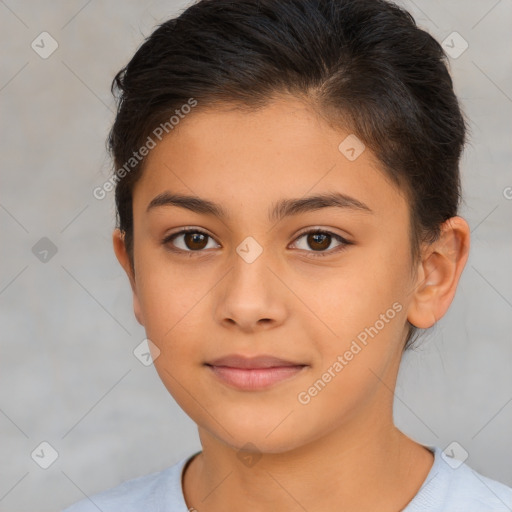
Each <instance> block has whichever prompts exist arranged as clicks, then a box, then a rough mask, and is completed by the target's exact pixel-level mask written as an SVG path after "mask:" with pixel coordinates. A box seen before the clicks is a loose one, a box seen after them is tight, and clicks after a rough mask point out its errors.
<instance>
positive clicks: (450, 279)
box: [407, 217, 470, 329]
mask: <svg viewBox="0 0 512 512" xmlns="http://www.w3.org/2000/svg"><path fill="white" fill-rule="evenodd" d="M469 239H470V230H469V226H468V224H467V222H466V221H465V220H464V219H463V218H461V217H451V218H450V219H448V220H446V221H445V222H444V223H443V224H442V225H441V234H440V237H439V239H438V240H437V241H435V242H434V243H432V244H429V245H428V246H427V247H426V248H424V250H423V253H422V259H421V262H420V263H419V267H418V272H417V278H416V280H415V283H413V284H414V288H413V291H412V300H411V303H410V305H409V309H408V312H407V320H409V322H410V323H411V324H413V325H415V326H416V327H419V328H420V329H427V328H428V327H431V326H432V325H434V324H435V323H436V322H437V321H438V320H439V319H440V318H441V317H443V316H444V314H445V313H446V311H447V310H448V308H449V306H450V304H451V302H452V300H453V297H454V296H455V291H456V289H457V284H458V282H459V278H460V276H461V274H462V271H463V269H464V266H465V265H466V261H467V259H468V255H469Z"/></svg>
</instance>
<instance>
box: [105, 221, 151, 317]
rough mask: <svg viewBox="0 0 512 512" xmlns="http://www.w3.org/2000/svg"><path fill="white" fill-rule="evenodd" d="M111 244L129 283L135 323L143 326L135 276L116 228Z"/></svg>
mask: <svg viewBox="0 0 512 512" xmlns="http://www.w3.org/2000/svg"><path fill="white" fill-rule="evenodd" d="M112 243H113V246H114V253H115V255H116V258H117V261H119V263H120V265H121V266H122V267H123V269H124V271H125V272H126V275H127V276H128V279H129V281H130V286H131V289H132V294H133V312H134V314H135V318H136V319H137V322H139V324H140V325H144V319H143V315H142V310H141V307H140V301H139V297H138V292H137V283H136V281H135V275H134V272H133V270H132V267H131V264H130V258H129V256H128V252H127V251H126V245H125V242H124V234H123V233H122V232H121V231H120V230H119V229H118V228H116V229H115V230H114V232H113V234H112Z"/></svg>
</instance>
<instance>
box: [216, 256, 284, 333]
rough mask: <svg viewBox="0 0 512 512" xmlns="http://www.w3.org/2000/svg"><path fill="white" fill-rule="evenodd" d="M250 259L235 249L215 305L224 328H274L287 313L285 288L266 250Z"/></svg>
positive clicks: (255, 329) (244, 330) (282, 320)
mask: <svg viewBox="0 0 512 512" xmlns="http://www.w3.org/2000/svg"><path fill="white" fill-rule="evenodd" d="M249 261H250V260H246V259H244V258H243V257H241V256H240V255H239V254H238V253H236V252H234V254H233V266H232V268H231V271H230V272H228V274H227V275H226V277H225V278H224V279H223V280H222V281H221V283H222V284H221V287H220V288H219V290H218V296H217V304H216V316H217V320H218V321H219V322H220V323H221V324H223V326H224V327H227V328H230V329H239V330H240V331H243V332H246V333H249V332H256V331H259V330H266V329H272V328H275V327H277V326H279V325H281V324H282V323H283V322H284V320H285V318H286V314H287V309H286V296H285V294H286V290H285V287H284V286H283V284H282V282H281V281H280V280H279V279H278V278H277V277H276V275H275V274H276V273H277V272H276V270H275V269H273V268H272V262H271V261H270V259H269V258H268V257H267V255H266V252H265V251H263V252H262V253H261V254H260V255H259V256H258V257H257V258H256V259H255V260H254V261H252V262H249Z"/></svg>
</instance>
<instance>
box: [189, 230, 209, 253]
mask: <svg viewBox="0 0 512 512" xmlns="http://www.w3.org/2000/svg"><path fill="white" fill-rule="evenodd" d="M206 238H207V236H206V235H204V234H202V233H186V234H185V235H184V240H185V244H186V246H187V247H188V248H189V249H196V250H198V249H204V247H206V245H207V243H206ZM189 241H191V242H192V247H190V245H189ZM196 243H199V247H197V246H195V245H194V244H196Z"/></svg>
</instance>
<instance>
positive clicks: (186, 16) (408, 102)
mask: <svg viewBox="0 0 512 512" xmlns="http://www.w3.org/2000/svg"><path fill="white" fill-rule="evenodd" d="M446 61H447V57H446V56H445V54H444V52H443V49H442V47H441V45H440V44H439V43H438V42H437V41H436V40H435V39H434V38H433V37H432V36H431V35H430V34H428V33H427V32H426V31H424V30H421V29H420V28H418V27H417V25H416V23H415V21H414V18H413V17H412V16H411V15H410V14H409V13H408V12H407V11H405V10H404V9H403V8H400V7H399V6H397V5H396V4H394V3H392V2H388V1H384V0H236V1H232V0H201V1H199V2H197V3H195V4H192V5H191V6H190V7H188V8H187V9H186V10H184V12H182V14H181V15H180V16H178V17H176V18H173V19H170V20H168V21H166V22H165V23H162V24H161V25H159V26H158V28H157V29H156V30H155V31H154V32H153V33H152V34H151V35H150V36H149V37H148V38H147V39H146V40H145V41H144V43H143V44H142V45H141V46H140V48H139V49H138V50H137V52H136V53H135V55H134V56H133V58H132V59H131V60H130V62H129V63H128V65H127V66H126V67H124V68H123V69H121V71H119V73H117V75H116V77H115V78H114V81H113V82H112V92H113V93H114V94H116V93H117V99H118V110H117V116H116V119H115V122H114V124H113V127H112V129H111V132H110V135H109V139H108V145H109V150H110V152H111V154H112V156H113V159H114V163H115V166H116V169H118V170H119V169H121V168H122V167H123V166H124V169H125V172H123V173H120V174H118V175H117V176H116V190H115V199H116V207H117V219H118V227H119V228H120V230H121V231H122V232H123V233H124V237H125V244H126V248H127V251H128V253H129V255H130V258H131V264H132V269H133V212H132V189H133V186H134V184H135V182H136V181H137V180H138V179H139V177H140V176H141V173H142V171H143V164H144V161H145V160H144V159H141V160H140V162H139V161H137V162H135V163H134V165H133V166H132V168H130V169H129V170H128V172H126V169H127V167H126V163H127V162H128V161H129V160H130V159H131V158H133V154H134V152H137V151H138V150H139V148H141V147H142V146H144V144H145V143H146V141H147V140H148V137H149V136H151V134H152V133H154V130H155V127H158V126H160V125H161V124H162V123H167V126H168V127H169V119H170V117H171V116H172V115H173V114H174V113H176V114H178V112H177V110H179V109H180V108H182V107H183V105H186V104H190V103H189V102H190V100H191V98H193V99H194V101H196V102H197V105H198V106H199V107H196V110H198V109H199V108H201V107H203V108H204V107H208V106H214V105H216V104H231V105H239V106H240V107H244V108H247V109H248V111H250V110H251V109H257V108H261V107H264V106H265V105H266V104H267V103H268V102H269V101H270V100H271V99H272V98H274V97H276V95H278V94H282V93H284V94H292V95H295V96H297V97H300V98H303V99H305V101H308V102H309V103H310V104H312V105H313V106H314V108H315V109H316V111H317V112H319V113H320V114H321V115H322V116H324V117H325V118H326V119H329V120H331V121H332V123H333V125H337V126H342V125H345V127H349V128H350V131H351V133H354V134H355V135H356V136H357V137H358V138H359V139H361V140H362V141H363V142H364V144H365V145H366V146H367V147H368V148H369V149H370V150H371V151H372V152H373V153H374V155H375V156H376V158H377V159H378V161H379V162H380V164H381V167H382V170H383V171H384V172H385V175H387V176H388V177H389V178H390V179H391V180H392V182H394V183H395V184H397V185H398V186H399V187H400V188H401V189H402V190H403V191H404V192H405V194H406V197H407V198H408V201H409V204H410V212H411V215H410V218H411V223H410V226H411V227H410V233H411V255H412V261H413V262H415V261H416V260H417V258H418V257H419V249H420V244H421V243H422V242H427V243H430V242H433V241H435V240H436V239H437V238H438V237H439V233H440V225H441V224H442V223H443V222H444V221H445V220H447V219H448V218H450V217H453V216H455V215H456V214H457V210H458V206H459V201H460V178H459V158H460V155H461V152H462V149H463V146H464V143H465V136H466V135H465V134H466V129H467V126H466V123H465V121H464V117H463V113H462V111H461V109H460V106H459V104H458V101H457V98H456V96H455V93H454V90H453V84H452V80H451V78H450V74H449V72H448V69H447V66H446ZM190 115H193V113H192V114H190ZM342 120H343V121H342ZM169 128H170V127H169ZM116 173H118V171H116ZM121 175H122V179H121ZM409 327H410V328H409V333H408V336H407V338H406V341H405V345H404V350H405V349H407V348H410V347H411V346H412V342H413V341H414V340H413V334H415V333H416V327H414V326H413V325H411V324H409Z"/></svg>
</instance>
